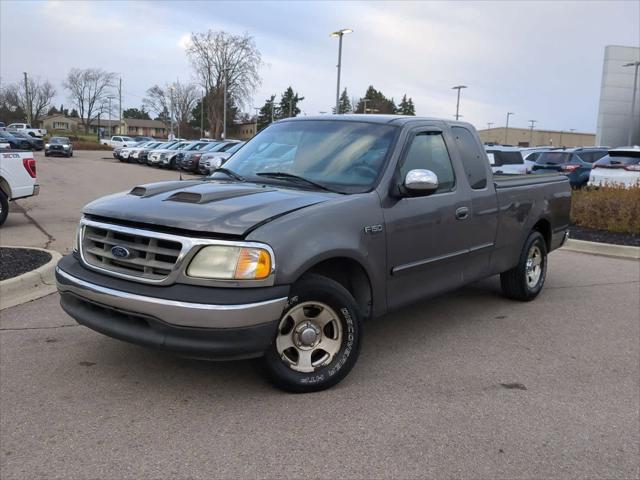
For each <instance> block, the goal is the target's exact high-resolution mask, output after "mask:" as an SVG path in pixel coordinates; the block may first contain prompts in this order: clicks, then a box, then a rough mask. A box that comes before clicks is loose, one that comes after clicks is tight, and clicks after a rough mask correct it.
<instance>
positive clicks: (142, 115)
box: [122, 107, 151, 120]
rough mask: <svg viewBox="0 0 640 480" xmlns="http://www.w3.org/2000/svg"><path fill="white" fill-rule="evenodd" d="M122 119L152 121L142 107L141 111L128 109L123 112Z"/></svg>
mask: <svg viewBox="0 0 640 480" xmlns="http://www.w3.org/2000/svg"><path fill="white" fill-rule="evenodd" d="M122 118H135V119H138V120H151V117H150V116H149V114H148V113H147V112H146V110H145V109H144V107H142V109H140V110H139V109H137V108H126V109H125V110H124V111H123V112H122Z"/></svg>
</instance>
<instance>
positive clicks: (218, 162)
mask: <svg viewBox="0 0 640 480" xmlns="http://www.w3.org/2000/svg"><path fill="white" fill-rule="evenodd" d="M220 165H222V159H221V158H214V159H213V160H211V163H210V164H209V166H210V167H211V168H214V169H215V168H220Z"/></svg>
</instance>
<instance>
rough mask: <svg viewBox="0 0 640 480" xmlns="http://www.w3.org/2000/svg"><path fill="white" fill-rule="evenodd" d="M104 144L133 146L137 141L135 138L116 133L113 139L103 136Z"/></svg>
mask: <svg viewBox="0 0 640 480" xmlns="http://www.w3.org/2000/svg"><path fill="white" fill-rule="evenodd" d="M100 143H101V144H102V145H109V146H110V147H111V148H126V147H133V146H134V145H135V144H136V143H138V142H137V141H136V139H135V138H131V137H126V136H124V135H114V136H113V137H111V139H110V140H109V139H107V138H103V139H101V140H100Z"/></svg>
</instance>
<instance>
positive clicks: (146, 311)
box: [56, 267, 287, 329]
mask: <svg viewBox="0 0 640 480" xmlns="http://www.w3.org/2000/svg"><path fill="white" fill-rule="evenodd" d="M56 280H57V284H58V290H59V291H60V293H71V294H73V295H75V296H77V297H79V298H80V299H84V300H86V301H88V302H90V303H94V304H98V305H101V306H104V307H106V308H109V309H112V310H116V311H121V312H125V313H128V314H131V315H136V314H137V315H140V316H144V317H151V318H154V319H157V320H160V321H161V322H163V323H165V324H167V325H170V326H175V327H191V328H214V329H225V328H244V327H252V326H257V325H260V324H265V323H269V322H273V321H274V320H277V319H279V318H280V316H281V314H282V311H283V310H284V308H285V305H286V303H287V297H282V298H275V299H272V300H267V301H262V302H256V303H247V304H238V305H212V304H208V303H192V302H182V301H177V300H167V299H163V298H157V297H149V296H144V295H137V294H134V293H130V292H123V291H120V290H115V289H112V288H108V287H104V286H101V285H97V284H95V283H91V282H88V281H86V280H82V279H80V278H77V277H75V276H73V275H71V274H69V273H68V272H65V271H64V270H62V269H60V268H59V267H56Z"/></svg>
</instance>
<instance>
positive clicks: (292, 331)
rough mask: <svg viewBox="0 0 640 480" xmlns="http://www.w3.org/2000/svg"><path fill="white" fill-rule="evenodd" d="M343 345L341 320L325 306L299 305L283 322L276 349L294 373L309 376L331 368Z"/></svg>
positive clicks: (318, 303) (312, 303)
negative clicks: (310, 373)
mask: <svg viewBox="0 0 640 480" xmlns="http://www.w3.org/2000/svg"><path fill="white" fill-rule="evenodd" d="M341 345H342V323H341V322H340V318H339V317H338V315H337V314H336V312H335V311H334V310H333V309H332V308H331V307H329V306H328V305H326V304H324V303H321V302H303V303H300V304H298V305H296V306H295V307H293V308H292V309H291V310H289V311H288V312H287V313H286V314H285V315H284V316H283V317H282V319H281V320H280V324H279V326H278V335H277V337H276V349H277V351H278V354H279V355H280V358H281V359H282V361H283V362H284V363H285V364H286V365H288V366H289V368H291V369H292V370H295V371H297V372H304V373H309V372H313V371H315V370H316V369H318V368H320V367H323V366H325V365H328V364H329V363H331V361H332V360H333V359H334V357H335V356H336V355H337V353H338V352H339V351H340V346H341Z"/></svg>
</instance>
